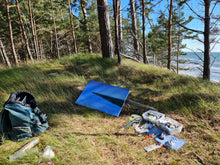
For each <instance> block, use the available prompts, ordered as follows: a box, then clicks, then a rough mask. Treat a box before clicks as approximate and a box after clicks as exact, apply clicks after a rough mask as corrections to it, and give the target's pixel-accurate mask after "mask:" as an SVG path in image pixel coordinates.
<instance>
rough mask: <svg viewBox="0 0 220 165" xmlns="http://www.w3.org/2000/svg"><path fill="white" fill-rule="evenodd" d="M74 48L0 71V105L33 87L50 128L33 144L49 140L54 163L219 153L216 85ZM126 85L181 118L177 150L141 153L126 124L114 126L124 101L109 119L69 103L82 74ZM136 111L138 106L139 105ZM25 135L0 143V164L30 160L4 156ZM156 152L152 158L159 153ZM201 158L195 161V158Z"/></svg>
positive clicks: (189, 160)
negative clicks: (181, 142) (66, 53)
mask: <svg viewBox="0 0 220 165" xmlns="http://www.w3.org/2000/svg"><path fill="white" fill-rule="evenodd" d="M122 61H123V62H122V64H121V65H118V63H117V60H112V59H103V58H102V57H101V56H100V55H96V54H79V55H73V56H70V57H63V58H61V59H60V60H52V61H50V62H43V63H36V64H28V65H22V66H19V67H13V68H11V69H4V68H2V69H1V70H0V76H1V79H0V93H1V95H0V106H1V107H2V106H3V104H4V102H5V101H6V100H7V99H8V97H9V95H10V93H13V92H15V91H17V90H26V91H28V92H30V93H32V94H33V95H34V96H35V98H36V100H37V102H38V104H39V108H40V109H41V110H42V111H43V112H44V113H46V114H47V116H48V121H49V124H50V128H49V129H48V130H47V131H46V132H45V133H44V134H42V135H41V136H40V143H39V145H38V148H39V151H43V149H44V147H46V146H47V145H51V147H52V149H53V150H54V152H55V154H56V157H55V159H54V162H55V164H105V165H112V164H165V163H166V164H197V163H198V162H199V163H204V164H216V163H217V162H219V161H220V160H219V159H220V155H219V151H220V141H219V139H220V137H219V136H220V131H219V128H220V127H219V119H220V116H219V115H220V108H219V107H220V101H219V98H220V85H219V84H214V83H211V82H207V81H203V80H200V79H195V78H192V77H184V76H179V75H176V74H175V73H173V72H172V71H169V70H167V69H162V68H160V67H155V66H149V65H144V64H137V63H135V62H132V61H129V60H126V59H123V60H122ZM91 79H92V80H96V81H100V82H104V83H108V84H111V85H117V86H121V87H124V88H128V89H130V90H131V93H130V94H129V98H130V99H132V100H134V101H137V102H140V103H142V104H146V105H149V106H152V107H155V108H157V109H158V110H159V111H161V112H164V113H166V115H167V116H169V117H171V118H173V119H176V120H178V121H179V122H180V123H182V124H183V125H184V129H183V131H182V132H181V133H180V134H179V135H178V137H180V138H182V139H184V140H186V144H185V145H184V147H183V148H181V149H180V150H178V151H173V150H168V149H165V148H161V149H158V150H156V151H153V152H150V153H146V152H145V151H144V147H145V146H148V145H150V144H153V143H155V141H154V140H153V139H149V140H148V141H146V142H143V141H142V139H143V137H142V136H138V135H137V134H136V133H135V132H134V130H133V128H132V127H130V128H128V129H126V130H124V131H121V128H122V127H123V126H125V125H126V124H127V123H128V122H129V121H128V116H129V114H130V113H132V112H133V110H134V109H135V108H136V107H133V106H131V107H130V111H128V110H127V109H126V106H124V108H123V110H122V115H120V117H118V118H116V117H113V116H109V115H107V114H104V113H101V112H99V111H95V110H91V109H89V108H86V107H82V106H78V105H76V104H75V101H76V99H77V98H78V96H79V95H80V93H81V92H82V91H83V89H84V87H85V86H86V84H87V83H88V82H89V80H91ZM141 111H142V110H141ZM27 142H28V141H24V142H12V141H9V140H6V142H5V143H4V144H3V145H1V146H0V164H37V162H38V160H39V158H38V154H32V155H30V156H26V157H25V158H23V159H21V160H19V161H16V162H9V160H8V156H9V155H10V154H12V153H13V152H15V151H16V150H18V149H19V148H20V147H21V146H22V145H24V144H25V143H27ZM158 157H159V159H158ZM200 159H201V160H200Z"/></svg>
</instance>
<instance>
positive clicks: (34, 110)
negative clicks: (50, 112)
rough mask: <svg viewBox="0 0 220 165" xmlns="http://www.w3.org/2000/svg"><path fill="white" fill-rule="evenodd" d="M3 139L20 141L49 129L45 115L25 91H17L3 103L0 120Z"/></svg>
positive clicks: (32, 97)
mask: <svg viewBox="0 0 220 165" xmlns="http://www.w3.org/2000/svg"><path fill="white" fill-rule="evenodd" d="M0 125H1V131H2V134H3V138H2V139H4V137H8V138H9V139H11V140H16V141H22V140H26V139H29V138H31V137H33V136H38V135H39V134H41V133H43V132H44V131H46V129H47V128H48V127H49V125H48V122H47V117H46V114H43V113H42V112H41V111H40V109H39V108H38V107H37V102H36V100H35V98H34V96H33V95H32V94H30V93H28V92H26V91H17V92H14V93H12V94H11V95H10V97H9V99H8V100H7V101H6V102H5V104H4V108H3V110H2V112H1V118H0Z"/></svg>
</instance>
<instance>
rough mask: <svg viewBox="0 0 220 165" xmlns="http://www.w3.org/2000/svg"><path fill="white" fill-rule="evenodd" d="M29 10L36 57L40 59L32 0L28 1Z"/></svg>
mask: <svg viewBox="0 0 220 165" xmlns="http://www.w3.org/2000/svg"><path fill="white" fill-rule="evenodd" d="M28 9H29V14H30V24H31V32H32V37H33V41H34V51H35V55H36V57H37V59H38V57H39V52H38V47H37V41H36V35H35V34H36V33H35V28H34V21H33V15H32V8H31V0H28Z"/></svg>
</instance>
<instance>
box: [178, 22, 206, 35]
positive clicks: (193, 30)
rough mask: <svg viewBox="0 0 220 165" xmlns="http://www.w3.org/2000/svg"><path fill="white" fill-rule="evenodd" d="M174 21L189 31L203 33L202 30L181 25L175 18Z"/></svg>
mask: <svg viewBox="0 0 220 165" xmlns="http://www.w3.org/2000/svg"><path fill="white" fill-rule="evenodd" d="M175 23H177V24H178V25H179V26H181V27H182V28H184V29H186V30H189V31H192V32H195V33H199V34H204V32H203V31H200V30H195V29H191V28H188V27H186V26H184V25H182V24H181V23H180V22H179V21H177V20H175Z"/></svg>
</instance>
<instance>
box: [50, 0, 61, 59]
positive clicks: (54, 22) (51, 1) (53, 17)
mask: <svg viewBox="0 0 220 165" xmlns="http://www.w3.org/2000/svg"><path fill="white" fill-rule="evenodd" d="M50 3H51V8H52V19H53V25H54V35H55V43H56V53H57V57H58V58H60V50H59V43H58V38H57V27H56V20H55V16H54V8H53V0H50Z"/></svg>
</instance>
